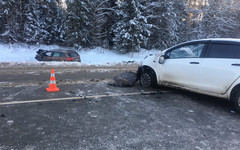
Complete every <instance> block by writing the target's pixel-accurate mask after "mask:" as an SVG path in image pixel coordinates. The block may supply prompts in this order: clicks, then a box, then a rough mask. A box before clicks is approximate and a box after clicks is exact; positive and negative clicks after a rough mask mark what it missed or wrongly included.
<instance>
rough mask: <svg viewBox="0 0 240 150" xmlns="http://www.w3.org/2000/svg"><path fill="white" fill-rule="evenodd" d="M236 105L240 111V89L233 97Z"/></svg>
mask: <svg viewBox="0 0 240 150" xmlns="http://www.w3.org/2000/svg"><path fill="white" fill-rule="evenodd" d="M233 104H234V107H235V108H236V110H237V111H238V112H240V90H238V91H237V92H236V94H235V96H234V98H233Z"/></svg>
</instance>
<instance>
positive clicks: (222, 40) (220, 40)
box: [188, 38, 240, 42]
mask: <svg viewBox="0 0 240 150" xmlns="http://www.w3.org/2000/svg"><path fill="white" fill-rule="evenodd" d="M194 41H212V42H240V39H237V38H207V39H199V40H192V41H188V42H194Z"/></svg>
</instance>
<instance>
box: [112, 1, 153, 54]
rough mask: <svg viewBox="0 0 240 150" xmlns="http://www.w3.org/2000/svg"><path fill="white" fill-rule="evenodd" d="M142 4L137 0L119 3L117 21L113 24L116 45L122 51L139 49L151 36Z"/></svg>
mask: <svg viewBox="0 0 240 150" xmlns="http://www.w3.org/2000/svg"><path fill="white" fill-rule="evenodd" d="M141 10H142V5H141V4H140V3H139V2H138V1H137V0H125V1H120V2H119V3H118V7H117V9H116V12H117V17H118V20H117V23H116V24H115V25H114V26H113V33H114V36H115V37H114V46H115V49H116V50H118V51H119V52H120V53H127V52H135V51H138V50H139V49H140V47H141V45H145V44H146V43H147V39H148V36H150V31H149V28H150V27H151V26H150V25H149V24H148V23H147V19H146V17H145V16H143V15H142V12H141Z"/></svg>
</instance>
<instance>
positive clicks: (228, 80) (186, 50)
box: [137, 38, 240, 111]
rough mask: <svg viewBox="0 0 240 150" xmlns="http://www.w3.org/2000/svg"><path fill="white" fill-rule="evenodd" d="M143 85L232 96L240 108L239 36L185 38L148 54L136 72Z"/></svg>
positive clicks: (221, 96) (238, 108)
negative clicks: (183, 40)
mask: <svg viewBox="0 0 240 150" xmlns="http://www.w3.org/2000/svg"><path fill="white" fill-rule="evenodd" d="M137 75H138V77H139V80H140V84H141V85H142V86H144V87H149V86H154V85H156V84H158V85H163V86H170V87H177V88H181V89H185V90H189V91H193V92H197V93H201V94H206V95H211V96H216V97H220V98H225V99H228V100H231V101H232V102H233V103H234V106H235V107H236V109H237V110H238V111H240V39H228V38H225V39H204V40H196V41H190V42H185V43H182V44H179V45H176V46H174V47H171V48H169V49H167V50H164V51H162V52H159V53H158V54H156V55H149V56H147V57H146V58H145V59H144V61H143V62H142V66H140V67H139V69H138V73H137Z"/></svg>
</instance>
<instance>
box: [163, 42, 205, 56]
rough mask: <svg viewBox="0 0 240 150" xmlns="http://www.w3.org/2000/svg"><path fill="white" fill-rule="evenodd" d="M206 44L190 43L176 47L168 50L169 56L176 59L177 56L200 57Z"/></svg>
mask: <svg viewBox="0 0 240 150" xmlns="http://www.w3.org/2000/svg"><path fill="white" fill-rule="evenodd" d="M204 46H205V44H203V43H198V44H190V45H185V46H181V47H178V48H175V49H173V50H170V51H169V52H167V54H166V55H167V58H170V59H176V58H199V57H200V56H201V54H202V51H203V48H204Z"/></svg>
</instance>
